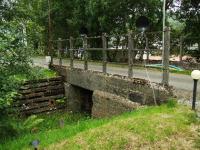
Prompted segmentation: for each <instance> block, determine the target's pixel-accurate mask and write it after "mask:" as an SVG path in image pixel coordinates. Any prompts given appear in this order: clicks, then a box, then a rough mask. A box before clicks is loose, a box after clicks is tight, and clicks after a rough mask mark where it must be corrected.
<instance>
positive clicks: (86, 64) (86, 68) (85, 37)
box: [83, 35, 88, 70]
mask: <svg viewBox="0 0 200 150" xmlns="http://www.w3.org/2000/svg"><path fill="white" fill-rule="evenodd" d="M83 49H84V70H88V53H87V35H84V37H83Z"/></svg>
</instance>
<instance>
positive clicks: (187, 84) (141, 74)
mask: <svg viewBox="0 0 200 150" xmlns="http://www.w3.org/2000/svg"><path fill="white" fill-rule="evenodd" d="M33 62H34V65H38V66H42V67H45V66H47V65H46V64H45V58H44V57H37V58H34V59H33ZM54 64H58V60H57V59H56V60H54ZM63 65H64V66H69V60H64V61H63ZM74 66H75V68H83V62H80V61H76V62H75V63H74ZM88 69H89V70H94V71H100V72H101V71H102V66H101V64H98V63H89V64H88ZM127 70H128V69H127V67H122V66H113V65H108V67H107V72H108V73H110V74H119V75H123V76H127ZM133 74H134V75H133V77H135V78H143V79H146V80H149V79H150V81H152V82H157V83H161V80H162V72H161V71H156V70H147V71H146V70H145V69H142V68H141V69H140V68H138V67H137V68H133ZM148 76H149V78H148ZM169 84H170V85H172V86H173V87H174V88H175V89H177V90H178V91H180V92H181V91H187V92H191V91H192V88H193V81H192V79H191V77H190V76H189V75H182V74H175V73H170V82H169ZM197 91H200V82H199V83H198V90H197Z"/></svg>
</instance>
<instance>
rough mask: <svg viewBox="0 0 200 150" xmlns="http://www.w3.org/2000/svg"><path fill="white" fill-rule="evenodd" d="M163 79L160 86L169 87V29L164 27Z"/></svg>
mask: <svg viewBox="0 0 200 150" xmlns="http://www.w3.org/2000/svg"><path fill="white" fill-rule="evenodd" d="M163 48H164V49H163V55H162V57H163V58H162V64H163V77H162V84H163V85H169V55H170V27H165V30H164V45H163Z"/></svg>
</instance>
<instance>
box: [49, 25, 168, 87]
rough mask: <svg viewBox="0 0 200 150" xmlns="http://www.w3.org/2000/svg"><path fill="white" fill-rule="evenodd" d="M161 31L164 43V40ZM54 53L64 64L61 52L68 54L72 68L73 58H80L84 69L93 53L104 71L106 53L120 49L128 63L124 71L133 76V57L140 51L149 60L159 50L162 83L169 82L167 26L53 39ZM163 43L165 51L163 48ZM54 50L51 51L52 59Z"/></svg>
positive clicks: (104, 71)
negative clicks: (151, 54) (138, 31)
mask: <svg viewBox="0 0 200 150" xmlns="http://www.w3.org/2000/svg"><path fill="white" fill-rule="evenodd" d="M163 33H164V42H163ZM52 43H54V44H53V45H54V48H55V50H54V52H57V54H58V58H59V65H60V66H62V65H63V56H64V55H63V54H64V53H66V54H65V56H67V57H69V59H70V63H69V66H70V67H71V68H74V67H75V66H74V60H75V59H82V60H83V62H84V67H83V69H84V70H88V62H89V59H90V57H89V54H92V53H94V52H95V57H97V56H100V57H99V58H100V59H99V58H96V60H100V61H101V62H102V72H103V73H107V63H108V61H109V57H108V56H109V54H110V53H115V52H120V53H121V54H124V58H126V59H125V60H127V63H128V70H127V74H128V77H129V78H132V77H133V65H134V62H135V57H136V55H137V54H140V57H144V55H145V61H147V62H148V61H149V54H150V53H157V54H158V53H159V54H160V55H162V64H163V67H162V69H163V80H162V83H163V84H165V85H168V80H169V50H170V28H168V27H166V29H165V31H164V32H162V31H159V32H147V33H131V32H129V33H128V34H125V35H107V34H105V33H104V34H102V35H101V36H94V37H88V36H87V35H82V36H81V37H77V38H74V37H70V38H69V39H58V40H53V41H52ZM163 46H164V50H163ZM53 55H54V54H53V53H52V54H51V57H52V61H53Z"/></svg>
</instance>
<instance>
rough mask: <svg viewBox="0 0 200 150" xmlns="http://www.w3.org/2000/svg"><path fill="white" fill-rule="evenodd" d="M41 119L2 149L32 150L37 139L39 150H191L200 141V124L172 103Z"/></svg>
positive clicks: (187, 112) (187, 111) (181, 107)
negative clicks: (61, 123)
mask: <svg viewBox="0 0 200 150" xmlns="http://www.w3.org/2000/svg"><path fill="white" fill-rule="evenodd" d="M41 117H42V118H43V119H44V120H45V121H44V122H43V123H42V124H41V125H40V126H39V127H38V128H39V129H40V131H38V133H35V134H31V133H28V134H25V135H21V136H20V137H18V138H17V139H13V140H9V141H7V142H6V143H4V144H2V145H1V146H0V149H2V150H7V149H8V150H12V149H15V150H16V149H31V146H30V145H29V143H30V142H31V141H32V140H34V139H38V140H40V148H42V149H43V148H46V149H53V150H54V149H63V150H65V149H70V150H72V149H137V148H138V149H139V148H142V149H145V148H147V149H149V148H152V149H156V148H157V149H158V148H161V149H177V148H180V149H181V148H183V149H185V148H186V149H192V148H195V145H196V146H198V144H199V143H198V141H200V140H198V139H199V137H198V130H196V129H198V126H199V125H200V124H199V121H198V120H197V118H196V115H195V113H194V112H192V111H191V110H190V109H189V108H187V107H183V106H177V105H176V103H173V102H170V103H169V104H167V105H162V106H157V107H146V108H142V109H139V110H136V111H134V112H130V113H125V114H123V115H121V116H117V117H113V118H110V119H108V118H107V119H106V118H105V119H90V118H88V117H85V116H81V115H79V114H76V115H74V114H69V113H63V114H51V115H49V116H44V115H43V116H41ZM60 119H63V120H64V122H65V125H64V127H59V123H58V122H59V120H60ZM199 145H200V144H199ZM196 148H197V147H196Z"/></svg>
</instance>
